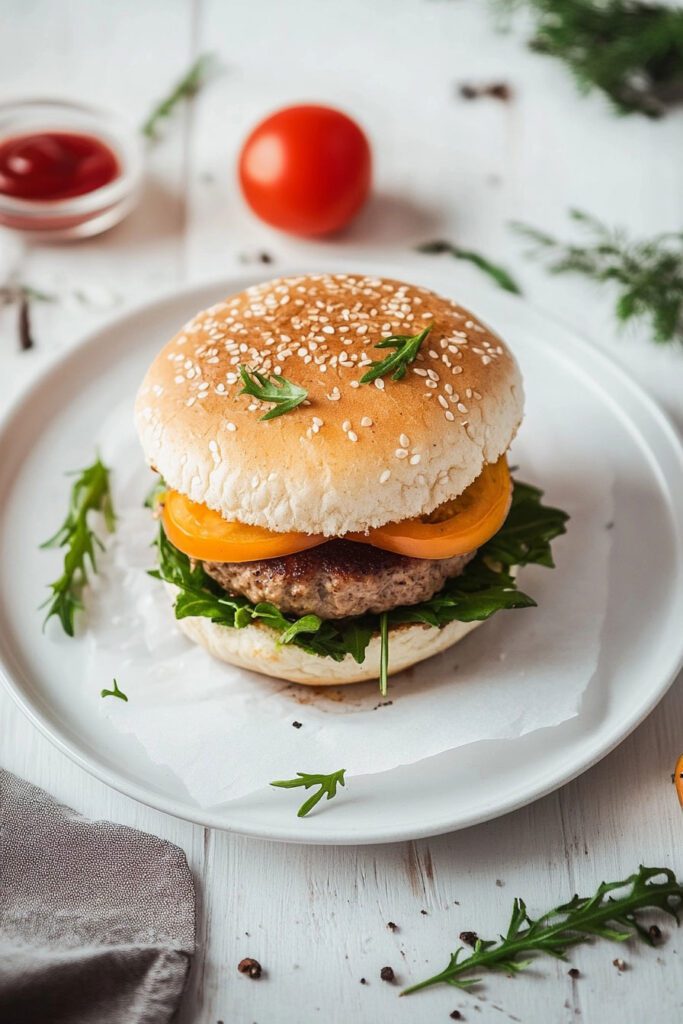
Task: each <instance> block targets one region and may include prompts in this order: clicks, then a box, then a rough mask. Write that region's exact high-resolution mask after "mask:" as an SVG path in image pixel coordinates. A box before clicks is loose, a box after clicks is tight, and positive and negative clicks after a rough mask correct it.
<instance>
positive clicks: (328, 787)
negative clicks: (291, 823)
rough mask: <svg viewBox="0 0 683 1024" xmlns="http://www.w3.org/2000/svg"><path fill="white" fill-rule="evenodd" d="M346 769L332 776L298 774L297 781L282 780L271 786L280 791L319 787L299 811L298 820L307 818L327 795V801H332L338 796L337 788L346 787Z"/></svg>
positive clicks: (341, 769) (272, 783)
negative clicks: (300, 787) (299, 787)
mask: <svg viewBox="0 0 683 1024" xmlns="http://www.w3.org/2000/svg"><path fill="white" fill-rule="evenodd" d="M345 771H346V768H340V770H339V771H338V772H332V774H331V775H307V774H306V773H305V772H297V773H296V774H297V777H296V778H295V779H280V780H279V781H278V782H271V786H278V787H279V788H280V789H296V788H297V787H298V786H303V787H304V789H310V788H311V786H319V787H320V789H319V790H318V792H317V793H314V794H313V796H309V798H308V800H305V801H304V802H303V803H302V805H301V807H300V808H299V810H298V811H297V814H296V816H297V818H305V817H306V815H307V814H308V812H309V811H312V810H313V808H314V807H315V805H316V804H317V803H318V801H320V800H322V798H323V797H324V796H325V795H327V799H328V800H331V799H332V797H333V796H336V795H337V786H338V785H339V786H344V785H345V782H344V773H345Z"/></svg>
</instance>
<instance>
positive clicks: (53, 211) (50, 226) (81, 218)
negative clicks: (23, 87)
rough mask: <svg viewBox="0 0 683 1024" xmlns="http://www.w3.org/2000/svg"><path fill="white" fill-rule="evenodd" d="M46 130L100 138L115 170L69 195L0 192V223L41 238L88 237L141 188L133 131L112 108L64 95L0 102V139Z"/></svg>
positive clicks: (115, 219)
mask: <svg viewBox="0 0 683 1024" xmlns="http://www.w3.org/2000/svg"><path fill="white" fill-rule="evenodd" d="M49 131H62V132H69V133H72V134H76V135H79V134H80V135H90V136H94V137H95V138H96V139H99V140H100V141H101V142H103V143H104V144H105V145H106V146H108V147H109V149H111V150H112V152H113V153H114V155H115V156H116V159H117V161H118V164H119V168H120V172H119V174H118V176H117V177H116V178H115V179H114V180H113V181H111V182H109V183H108V184H106V185H102V186H100V187H99V188H96V189H94V190H93V191H91V192H86V193H84V194H83V195H79V196H73V197H71V198H69V199H42V200H35V199H19V198H17V197H15V196H8V195H6V194H4V193H2V192H0V226H2V227H5V228H10V229H11V230H13V231H19V232H21V233H22V234H24V235H25V236H27V237H30V238H34V239H36V240H40V241H45V240H54V241H62V240H68V239H76V238H89V237H91V236H92V235H98V234H100V232H102V231H106V230H107V229H108V228H110V227H113V225H114V224H118V223H119V221H121V220H122V219H123V218H124V217H125V216H126V215H127V214H128V213H130V211H131V210H132V209H133V207H134V206H135V204H136V202H137V200H138V198H139V194H140V184H141V181H142V170H143V146H142V140H141V138H140V137H139V134H138V132H137V131H135V130H134V129H133V128H131V126H130V125H129V124H128V123H127V122H126V121H124V120H123V119H122V118H119V117H118V116H117V115H116V114H112V113H110V112H109V111H106V110H99V109H98V108H96V107H90V106H86V105H85V104H80V103H71V102H69V101H66V100H50V99H33V100H19V101H14V102H10V103H0V141H2V140H4V139H7V138H12V137H13V136H18V135H30V134H33V133H40V132H49Z"/></svg>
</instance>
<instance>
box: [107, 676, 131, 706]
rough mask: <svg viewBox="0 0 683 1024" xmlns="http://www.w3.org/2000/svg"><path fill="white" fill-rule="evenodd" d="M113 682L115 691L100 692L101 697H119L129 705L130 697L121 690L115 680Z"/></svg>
mask: <svg viewBox="0 0 683 1024" xmlns="http://www.w3.org/2000/svg"><path fill="white" fill-rule="evenodd" d="M112 682H113V683H114V689H113V690H100V697H118V698H119V700H123V701H125V702H126V704H127V703H128V697H127V696H126V695H125V693H124V692H123V690H119V684H118V683H117V682H116V680H115V679H114V680H112Z"/></svg>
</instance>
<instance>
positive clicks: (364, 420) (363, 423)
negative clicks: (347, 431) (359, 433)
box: [360, 416, 372, 427]
mask: <svg viewBox="0 0 683 1024" xmlns="http://www.w3.org/2000/svg"><path fill="white" fill-rule="evenodd" d="M360 425H361V427H371V426H372V420H371V419H370V417H369V416H363V418H362V419H361V421H360Z"/></svg>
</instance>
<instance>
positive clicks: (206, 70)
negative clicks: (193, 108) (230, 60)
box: [140, 53, 216, 141]
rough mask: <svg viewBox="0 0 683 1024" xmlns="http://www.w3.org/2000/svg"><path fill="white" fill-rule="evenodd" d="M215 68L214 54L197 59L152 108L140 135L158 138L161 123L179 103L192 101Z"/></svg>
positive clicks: (203, 55)
mask: <svg viewBox="0 0 683 1024" xmlns="http://www.w3.org/2000/svg"><path fill="white" fill-rule="evenodd" d="M215 67H216V58H215V55H214V54H212V53H203V54H202V55H201V56H200V57H198V58H197V60H196V61H195V62H194V64H193V65H192V66H191V67H190V68H189V70H188V71H187V72H186V73H185V74H184V75H183V77H182V78H181V79H180V81H179V82H178V83H177V84H176V85H175V86H174V87H173V89H172V90H171V92H170V93H169V94H168V96H166V97H165V98H164V99H163V100H160V102H159V103H157V105H156V106H155V107H154V109H153V110H152V112H151V114H150V115H149V117H148V118H147V119H146V121H145V122H144V123H143V125H142V127H141V129H140V131H141V132H142V134H143V135H144V136H146V138H148V139H152V140H153V141H154V140H156V139H157V138H158V137H159V126H160V124H161V122H162V121H164V120H166V118H168V117H170V116H171V114H172V113H173V111H174V110H175V108H176V107H177V106H178V104H179V103H182V101H183V100H189V99H192V97H193V96H196V95H197V93H198V92H199V90H200V89H201V88H202V86H203V85H205V83H206V82H207V81H208V79H209V77H210V76H211V75H212V73H213V71H214V70H215Z"/></svg>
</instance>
